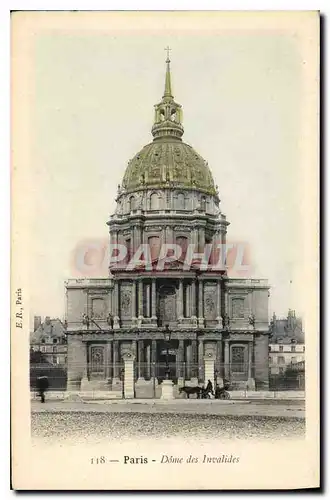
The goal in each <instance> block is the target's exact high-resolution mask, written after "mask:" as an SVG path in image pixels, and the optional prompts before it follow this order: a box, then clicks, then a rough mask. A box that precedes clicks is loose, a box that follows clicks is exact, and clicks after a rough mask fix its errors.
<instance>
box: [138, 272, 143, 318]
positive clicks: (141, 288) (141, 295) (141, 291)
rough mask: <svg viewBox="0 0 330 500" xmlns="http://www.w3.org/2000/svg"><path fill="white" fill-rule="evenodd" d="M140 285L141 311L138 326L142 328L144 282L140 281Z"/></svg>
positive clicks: (139, 300)
mask: <svg viewBox="0 0 330 500" xmlns="http://www.w3.org/2000/svg"><path fill="white" fill-rule="evenodd" d="M138 285H139V295H138V303H139V310H138V315H139V317H138V326H139V327H140V326H141V325H142V322H143V280H142V279H140V280H139V281H138Z"/></svg>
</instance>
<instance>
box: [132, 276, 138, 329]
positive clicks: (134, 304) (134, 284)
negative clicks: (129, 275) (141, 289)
mask: <svg viewBox="0 0 330 500" xmlns="http://www.w3.org/2000/svg"><path fill="white" fill-rule="evenodd" d="M136 320H137V318H136V281H135V280H133V281H132V324H133V325H136Z"/></svg>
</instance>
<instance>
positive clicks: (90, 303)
mask: <svg viewBox="0 0 330 500" xmlns="http://www.w3.org/2000/svg"><path fill="white" fill-rule="evenodd" d="M192 85H193V82H192ZM151 133H152V137H153V139H152V141H151V142H150V143H149V144H147V145H146V146H144V147H143V148H142V149H141V151H139V152H138V153H137V154H136V155H135V156H134V158H133V159H131V160H130V161H129V162H128V165H127V168H126V172H125V173H124V176H123V181H122V183H121V185H120V186H119V187H118V195H117V198H116V203H117V208H116V211H115V213H114V214H113V215H112V216H110V219H109V220H108V222H107V225H108V228H109V233H110V243H111V244H112V245H114V246H116V245H117V246H118V245H121V246H122V247H124V248H126V250H127V251H126V253H125V257H124V258H123V260H122V261H120V262H118V261H117V262H112V261H111V262H110V265H109V275H108V276H106V277H104V279H76V280H74V279H70V280H68V281H67V282H66V298H67V318H66V319H67V341H68V386H67V388H68V390H75V391H79V390H89V389H95V388H97V389H99V390H102V389H104V390H117V389H118V387H119V384H120V379H121V377H122V374H121V372H122V367H123V362H122V360H123V356H125V355H127V354H129V355H131V356H132V357H133V358H134V366H135V394H136V396H137V397H142V396H143V397H148V396H150V397H151V396H152V394H153V390H154V385H155V384H160V383H161V382H162V380H163V379H164V378H165V377H169V378H170V379H171V380H173V382H174V383H175V385H177V386H180V385H183V384H198V383H204V382H205V381H204V356H206V355H208V356H211V357H213V358H214V360H215V371H216V378H217V380H218V382H219V383H221V381H222V380H223V379H224V378H226V379H228V380H230V382H231V384H232V387H233V388H244V389H246V388H248V389H252V390H254V389H257V390H258V389H263V390H265V389H268V385H269V367H268V335H269V320H268V297H269V286H268V283H267V281H266V280H262V279H241V278H240V279H237V278H235V279H234V278H230V277H229V276H228V273H227V269H226V268H225V267H222V268H221V269H217V268H216V267H215V266H214V263H215V262H217V255H216V251H215V250H214V249H215V248H216V247H217V245H220V246H221V247H225V245H226V234H227V229H228V225H229V222H228V221H227V218H226V216H225V215H224V214H223V213H222V211H221V207H220V198H219V193H218V187H217V186H216V184H215V182H214V179H213V175H212V172H211V170H210V168H209V166H208V163H207V162H206V161H205V160H204V159H203V158H202V157H201V156H200V155H199V154H198V153H197V152H196V151H195V150H194V149H193V148H192V147H191V146H190V145H189V144H187V143H185V142H184V141H183V139H182V137H183V134H184V129H183V115H182V107H181V105H180V104H178V103H177V102H176V101H175V100H174V97H173V92H172V83H171V71H170V60H169V59H167V60H166V75H165V88H164V93H163V97H162V99H161V100H160V102H159V103H157V104H156V105H155V107H154V123H153V126H152V129H151ZM113 168H116V167H115V166H113ZM109 175H110V172H109ZM233 193H234V190H233ZM233 195H234V194H233ZM95 196H97V193H95ZM164 244H167V245H174V244H175V245H178V246H179V247H180V249H181V253H180V257H178V258H174V257H175V256H174V257H173V259H168V256H169V255H168V254H164V253H163V250H162V249H163V245H164ZM141 245H142V246H143V248H144V252H150V255H149V257H150V258H148V259H146V254H145V253H143V255H142V254H141V251H140V249H141ZM191 247H193V249H194V252H195V256H194V258H193V259H192V260H191V261H190V265H189V266H187V265H185V264H186V258H187V252H188V251H190V250H189V249H191ZM207 248H212V250H211V253H210V255H209V260H208V262H207V263H206V265H205V263H204V264H203V265H201V260H202V257H198V255H197V256H196V254H203V253H204V255H205V251H206V249H207ZM173 251H174V250H173ZM174 253H175V251H174ZM137 255H138V256H140V264H139V265H130V263H131V262H132V256H135V257H136V256H137ZM172 256H173V255H172ZM144 259H145V260H146V262H145V263H144V262H143V260H144ZM133 260H134V261H135V260H136V259H135V258H134V259H133ZM147 264H148V265H147Z"/></svg>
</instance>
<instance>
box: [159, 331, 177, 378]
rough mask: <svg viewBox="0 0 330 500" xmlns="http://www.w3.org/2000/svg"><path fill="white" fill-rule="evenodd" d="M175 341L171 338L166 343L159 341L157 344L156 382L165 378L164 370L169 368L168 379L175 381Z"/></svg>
mask: <svg viewBox="0 0 330 500" xmlns="http://www.w3.org/2000/svg"><path fill="white" fill-rule="evenodd" d="M177 343H178V342H177V341H176V340H172V341H170V342H168V344H167V343H166V342H165V341H164V342H159V343H158V345H157V362H156V377H157V379H158V382H159V383H160V382H162V381H163V380H164V379H165V378H166V370H167V368H168V370H169V379H170V380H173V382H174V383H176V382H177V349H178V346H177Z"/></svg>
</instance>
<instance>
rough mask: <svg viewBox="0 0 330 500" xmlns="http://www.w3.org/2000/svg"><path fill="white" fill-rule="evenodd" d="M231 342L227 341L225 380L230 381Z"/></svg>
mask: <svg viewBox="0 0 330 500" xmlns="http://www.w3.org/2000/svg"><path fill="white" fill-rule="evenodd" d="M229 363H230V361H229V340H225V378H226V379H228V380H229V376H230V366H229Z"/></svg>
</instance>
